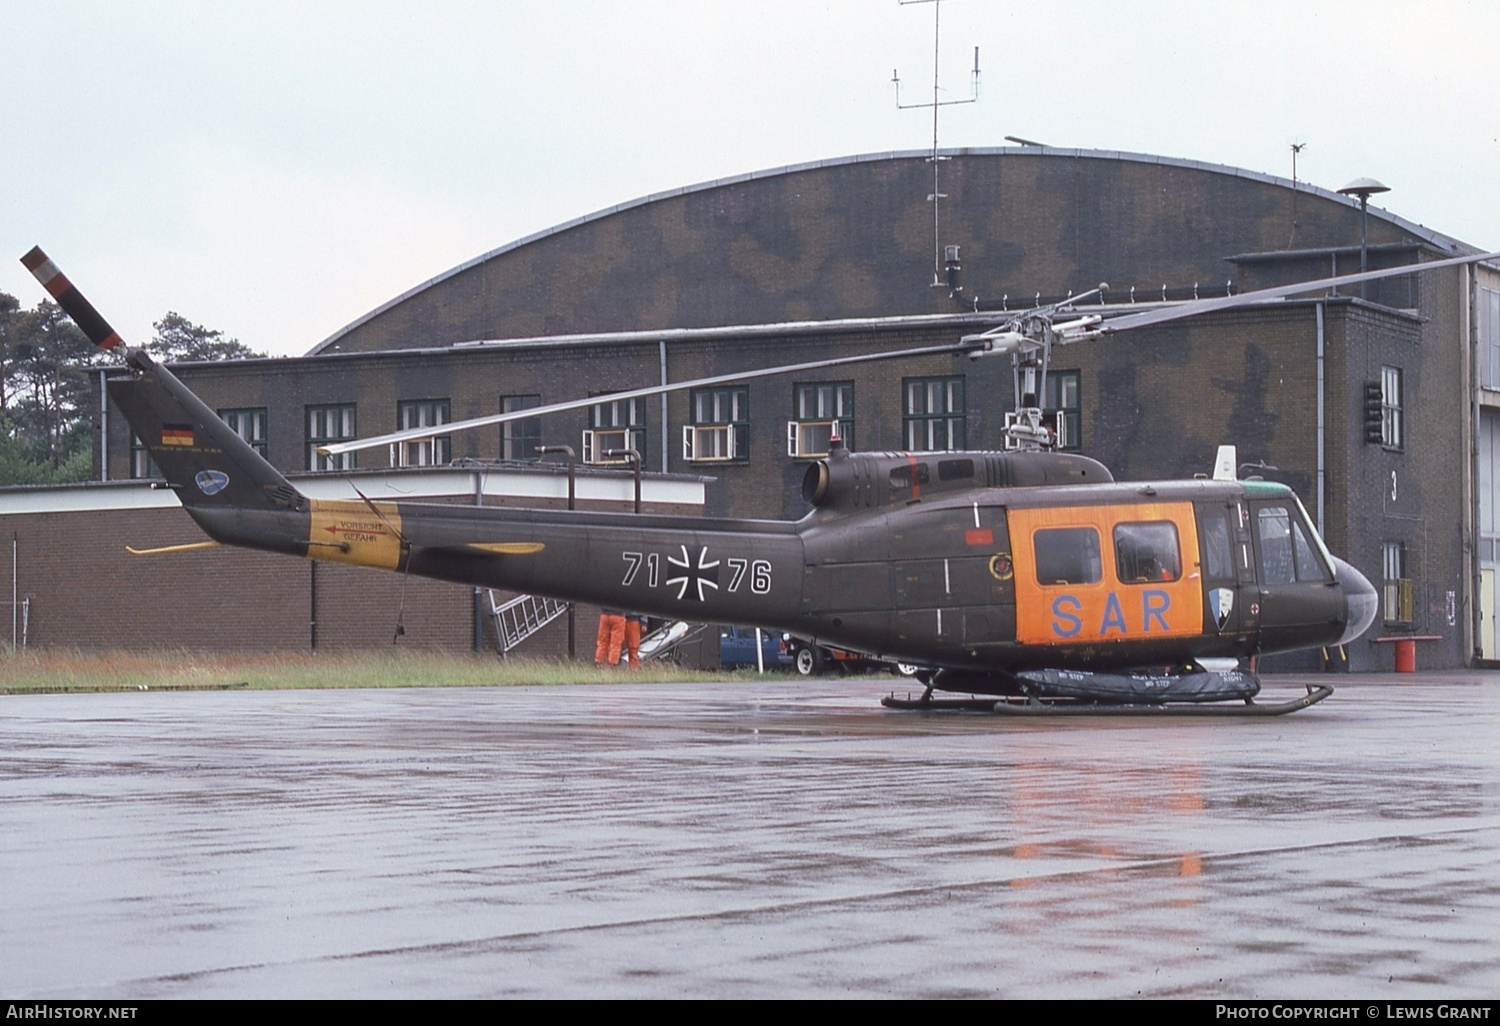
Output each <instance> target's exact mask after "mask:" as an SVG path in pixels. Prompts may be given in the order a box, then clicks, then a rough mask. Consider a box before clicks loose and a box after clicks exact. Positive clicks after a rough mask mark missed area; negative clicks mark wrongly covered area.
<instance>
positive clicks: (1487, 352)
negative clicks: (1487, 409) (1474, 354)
mask: <svg viewBox="0 0 1500 1026" xmlns="http://www.w3.org/2000/svg"><path fill="white" fill-rule="evenodd" d="M1479 354H1480V355H1479V360H1480V368H1479V383H1480V384H1481V385H1483V386H1484V387H1485V388H1496V389H1500V292H1497V291H1496V290H1494V289H1486V288H1481V289H1480V290H1479Z"/></svg>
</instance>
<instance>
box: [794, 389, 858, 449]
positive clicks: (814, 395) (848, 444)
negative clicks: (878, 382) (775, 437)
mask: <svg viewBox="0 0 1500 1026" xmlns="http://www.w3.org/2000/svg"><path fill="white" fill-rule="evenodd" d="M792 416H793V418H794V419H793V420H790V421H788V422H787V425H786V454H787V455H788V456H791V457H793V458H794V459H815V458H817V457H819V456H827V455H828V450H829V448H830V445H829V443H830V441H831V440H832V439H833V437H834V435H835V434H837V435H838V437H839V438H840V439H841V440H842V441H843V443H844V448H846V449H853V448H854V382H852V381H809V382H802V383H799V384H796V385H793V386H792Z"/></svg>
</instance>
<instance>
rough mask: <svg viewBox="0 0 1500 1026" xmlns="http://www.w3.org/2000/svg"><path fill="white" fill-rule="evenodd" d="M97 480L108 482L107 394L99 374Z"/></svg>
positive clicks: (102, 376) (101, 372) (100, 373)
mask: <svg viewBox="0 0 1500 1026" xmlns="http://www.w3.org/2000/svg"><path fill="white" fill-rule="evenodd" d="M99 480H101V481H108V480H109V393H108V392H107V391H105V388H104V372H103V371H100V372H99Z"/></svg>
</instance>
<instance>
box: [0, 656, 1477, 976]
mask: <svg viewBox="0 0 1500 1026" xmlns="http://www.w3.org/2000/svg"><path fill="white" fill-rule="evenodd" d="M1320 680H1321V679H1320ZM1336 683H1337V684H1338V691H1337V693H1336V694H1335V695H1334V696H1333V697H1332V698H1330V699H1329V700H1328V701H1326V702H1324V703H1323V704H1322V705H1319V706H1316V707H1314V708H1312V709H1309V710H1307V711H1305V712H1301V713H1297V714H1295V715H1293V716H1289V717H1284V718H1277V719H1259V720H1235V721H1222V720H1194V719H1186V720H1139V719H1129V720H1114V721H1110V720H1102V719H1092V718H1085V719H1062V720H1050V721H1035V720H1023V721H1016V720H1011V719H997V718H993V717H988V716H978V715H972V714H969V715H965V714H920V713H901V712H891V711H887V710H885V709H882V708H881V707H880V706H879V705H878V704H877V700H878V698H879V697H880V695H881V694H882V693H884V691H885V690H887V689H889V687H891V686H892V684H891V683H889V682H888V683H885V684H882V683H880V682H876V681H871V680H868V679H866V680H857V679H851V680H847V681H813V682H808V683H800V682H799V683H777V684H758V683H757V684H749V685H734V686H725V685H722V684H716V685H709V684H701V685H700V684H694V685H681V684H642V683H626V684H620V685H613V686H577V687H552V688H534V689H532V688H509V689H463V690H458V689H455V690H426V689H410V690H406V689H401V690H387V691H344V692H335V691H303V692H265V691H262V692H206V693H189V694H182V693H173V694H167V693H132V694H115V695H82V696H61V695H46V696H36V697H5V698H0V717H3V724H4V737H5V745H4V749H3V751H0V888H3V894H4V902H3V910H4V911H3V921H0V994H3V995H5V996H6V997H10V998H45V997H67V998H82V997H94V998H161V997H214V998H217V997H403V998H411V997H439V996H441V997H565V996H591V997H607V996H608V997H679V996H681V997H747V996H753V997H771V996H790V997H806V996H817V997H832V996H843V995H858V996H885V995H889V996H897V997H968V996H997V997H1078V998H1117V997H1132V996H1145V997H1196V998H1230V999H1232V998H1246V999H1249V998H1297V997H1301V998H1355V999H1362V1000H1372V999H1376V998H1398V997H1406V998H1446V999H1455V998H1490V997H1493V996H1494V995H1496V994H1497V993H1500V746H1497V744H1496V737H1497V732H1500V674H1479V673H1465V674H1435V675H1418V676H1414V677H1395V676H1378V677H1377V676H1371V677H1359V676H1354V677H1342V678H1337V679H1336ZM1267 685H1268V688H1267V691H1268V694H1267V695H1265V696H1264V697H1266V698H1268V699H1274V698H1275V697H1277V696H1278V695H1279V696H1281V697H1291V696H1292V695H1293V694H1294V693H1296V692H1300V691H1301V687H1300V682H1299V680H1298V679H1294V678H1268V679H1267ZM895 686H896V687H899V688H901V689H902V690H903V691H904V690H905V688H906V686H907V685H906V684H905V683H901V684H897V685H895Z"/></svg>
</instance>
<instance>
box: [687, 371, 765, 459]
mask: <svg viewBox="0 0 1500 1026" xmlns="http://www.w3.org/2000/svg"><path fill="white" fill-rule="evenodd" d="M689 404H690V406H691V409H692V415H693V422H692V424H690V425H687V426H685V427H684V428H683V429H682V458H683V459H685V460H692V461H694V462H699V463H702V462H716V463H725V462H729V461H736V462H740V463H743V462H745V461H746V460H748V459H749V458H750V389H749V388H748V387H747V386H745V385H735V386H733V387H730V388H704V389H699V390H698V391H695V392H693V393H692V395H691V397H690V398H689Z"/></svg>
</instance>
